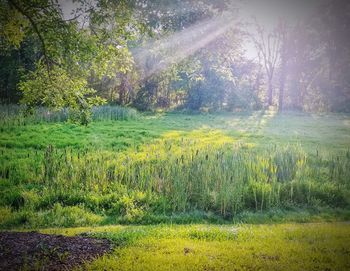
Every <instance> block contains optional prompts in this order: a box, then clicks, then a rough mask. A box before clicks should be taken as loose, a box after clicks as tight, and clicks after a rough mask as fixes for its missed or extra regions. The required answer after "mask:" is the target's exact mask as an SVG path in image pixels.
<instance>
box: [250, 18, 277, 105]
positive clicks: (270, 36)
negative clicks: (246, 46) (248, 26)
mask: <svg viewBox="0 0 350 271" xmlns="http://www.w3.org/2000/svg"><path fill="white" fill-rule="evenodd" d="M255 31H256V33H255V34H253V35H251V38H252V40H253V43H254V45H255V47H256V49H257V51H258V52H259V53H260V54H261V56H262V57H261V59H262V62H263V66H264V68H265V73H266V77H267V104H268V105H269V106H270V105H272V103H273V79H274V75H275V72H276V68H277V64H278V60H279V53H280V43H281V40H280V36H279V35H278V29H277V28H275V29H274V30H273V31H272V32H266V30H265V29H264V28H263V27H262V26H261V25H260V24H259V23H258V21H257V20H256V19H255Z"/></svg>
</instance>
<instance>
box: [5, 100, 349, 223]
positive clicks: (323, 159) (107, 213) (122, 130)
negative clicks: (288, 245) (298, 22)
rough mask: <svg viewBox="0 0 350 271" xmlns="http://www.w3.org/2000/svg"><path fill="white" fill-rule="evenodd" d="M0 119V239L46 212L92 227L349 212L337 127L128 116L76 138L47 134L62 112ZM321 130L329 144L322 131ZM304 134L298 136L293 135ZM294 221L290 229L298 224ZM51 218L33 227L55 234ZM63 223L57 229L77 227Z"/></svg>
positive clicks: (60, 127)
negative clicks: (83, 216) (82, 216)
mask: <svg viewBox="0 0 350 271" xmlns="http://www.w3.org/2000/svg"><path fill="white" fill-rule="evenodd" d="M3 109H4V111H3V112H2V114H3V116H6V117H5V121H4V122H2V124H1V126H0V131H1V133H0V136H1V137H0V144H1V145H0V146H1V147H0V178H1V181H0V187H1V188H0V191H1V193H0V194H1V195H0V196H1V197H0V198H1V200H0V205H1V206H2V207H4V208H5V209H6V210H5V211H6V217H7V218H6V222H5V221H4V222H3V223H2V227H5V226H6V225H7V227H9V225H28V226H30V225H32V223H34V222H35V220H36V217H38V216H40V214H49V213H50V212H53V209H54V208H55V207H54V206H55V205H56V204H59V205H60V206H61V207H62V208H63V209H64V208H68V207H69V208H70V207H79V208H80V209H82V210H85V211H86V212H87V213H89V214H94V215H97V216H99V217H102V219H100V220H98V221H99V222H96V223H98V224H109V223H139V224H149V223H167V222H172V223H191V222H194V221H196V222H204V221H210V222H215V223H218V222H221V223H222V222H229V221H232V220H234V221H236V222H237V221H240V220H242V221H254V220H256V221H269V220H271V221H280V220H282V221H283V217H287V216H288V214H284V213H283V212H282V213H279V211H278V210H290V209H291V210H295V208H299V210H308V209H309V208H315V210H317V209H318V208H319V209H320V210H325V209H327V208H328V209H329V208H330V210H335V209H336V208H339V209H344V208H347V206H349V193H350V192H349V174H350V173H349V168H350V166H349V163H350V160H349V157H350V155H349V153H348V152H347V151H345V149H346V146H347V145H348V143H347V137H346V134H347V129H348V127H347V126H346V125H345V126H344V123H346V119H347V118H346V117H344V116H339V115H337V116H335V115H333V116H328V117H324V118H320V117H317V116H307V115H300V114H288V115H276V116H274V115H273V112H265V113H263V112H260V113H259V114H255V113H252V114H248V115H247V114H246V113H245V114H227V115H208V114H206V115H204V114H203V115H200V114H197V115H186V114H166V115H144V116H139V117H135V116H134V115H133V114H134V113H135V112H134V111H131V112H129V110H128V109H122V108H120V107H98V108H95V109H94V110H96V111H94V112H95V113H96V115H95V116H94V117H95V118H96V119H97V118H98V120H99V121H98V122H94V123H91V124H90V125H89V126H88V127H81V126H77V125H74V124H71V123H69V122H68V123H55V122H54V121H55V120H57V121H61V119H62V120H63V116H66V115H64V114H66V113H64V112H61V113H60V114H62V116H60V115H57V116H54V115H52V116H51V117H52V118H51V117H47V119H46V117H45V116H46V115H47V113H48V112H49V111H46V110H45V109H40V110H38V112H36V113H34V115H33V116H31V117H28V118H27V117H23V116H22V117H19V116H16V114H17V113H18V112H20V109H19V108H18V107H14V106H10V107H3ZM55 114H56V113H55ZM57 114H58V113H57ZM128 114H130V115H128ZM66 117H67V116H66ZM134 117H135V118H134ZM31 118H32V119H31ZM115 118H117V119H119V120H125V118H126V119H127V121H111V119H115ZM106 120H107V121H106ZM328 125H332V127H333V128H332V132H329V131H328V133H327V131H324V130H323V127H328ZM203 127H206V128H203ZM276 127H278V128H276ZM305 127H308V130H307V134H306V135H305V136H298V137H295V136H294V135H293V133H297V132H299V131H300V132H302V131H305ZM237 129H240V130H241V131H242V132H238V131H237ZM243 131H244V132H243ZM335 131H337V132H336V135H334V132H335ZM330 136H332V137H330ZM330 138H331V139H330ZM237 140H239V142H237ZM296 142H299V143H298V144H296ZM287 143H288V144H287ZM316 145H317V146H319V147H317V151H316V148H315V146H316ZM69 208H68V209H67V210H71V211H74V210H75V209H69ZM56 209H57V210H56V211H55V212H58V211H59V210H61V209H59V208H58V207H56ZM274 210H277V211H274ZM77 212H79V211H77ZM305 212H306V213H305V215H300V218H298V216H294V217H295V219H298V220H307V216H308V211H305ZM320 212H321V211H320ZM58 213H59V212H58ZM63 213H65V211H64V210H63V211H62V214H63ZM316 213H317V212H316ZM329 213H330V214H331V216H332V211H329ZM250 216H251V218H249V217H250ZM316 216H317V214H316ZM333 216H336V217H337V216H341V215H340V214H339V215H337V214H336V213H335V214H334V215H333ZM291 217H292V218H293V216H291ZM311 217H312V216H311ZM53 218H54V215H52V216H50V219H49V220H46V221H44V220H41V218H40V219H39V218H38V219H39V220H38V221H41V222H40V223H39V222H38V225H39V224H40V225H45V226H49V225H51V224H52V223H56V224H57V223H61V222H57V221H59V219H58V220H57V221H56V222H54V219H53ZM292 218H291V220H293V219H292ZM74 219H75V218H74ZM74 219H73V218H72V219H71V220H69V221H68V222H62V223H63V224H64V223H66V225H68V224H70V223H71V224H74V223H76V224H77V225H82V224H83V222H74ZM310 219H312V218H310ZM86 221H87V222H86V223H90V222H89V221H92V220H86ZM91 223H92V222H91ZM93 223H95V222H93ZM33 225H34V224H33Z"/></svg>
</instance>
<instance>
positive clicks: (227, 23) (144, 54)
mask: <svg viewBox="0 0 350 271" xmlns="http://www.w3.org/2000/svg"><path fill="white" fill-rule="evenodd" d="M233 22H234V21H233V19H232V18H230V17H228V16H221V17H217V18H213V19H209V20H205V21H202V22H199V23H197V24H195V25H194V26H191V27H189V28H187V29H184V30H182V31H179V32H177V33H174V34H172V35H170V36H167V37H164V38H162V39H159V40H153V41H150V42H148V43H147V44H146V45H144V46H142V47H139V48H136V49H134V50H133V56H134V60H135V62H136V64H137V66H138V67H140V69H141V70H142V71H143V78H147V77H150V76H152V75H154V74H157V73H159V72H161V71H163V70H165V69H167V68H168V67H169V66H171V65H173V64H175V63H179V62H180V61H181V60H183V59H185V58H186V57H188V56H191V55H193V54H194V53H195V52H197V51H198V50H199V49H201V48H203V47H205V46H206V45H208V44H209V43H210V42H212V41H214V40H215V39H217V38H219V37H220V36H221V35H223V34H224V33H226V32H227V31H228V30H229V29H230V28H232V27H233ZM155 53H156V54H157V57H154V56H155ZM160 55H161V57H159V56H160Z"/></svg>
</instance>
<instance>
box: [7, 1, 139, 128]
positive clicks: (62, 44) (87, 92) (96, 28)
mask: <svg viewBox="0 0 350 271" xmlns="http://www.w3.org/2000/svg"><path fill="white" fill-rule="evenodd" d="M109 4H113V5H111V6H110V5H109ZM84 5H85V6H84ZM82 7H86V8H85V9H83V8H82ZM130 9H131V7H130V6H129V5H128V4H127V1H113V3H112V2H111V1H99V2H98V3H97V5H96V6H91V5H89V2H88V1H86V2H85V1H81V6H80V8H79V9H78V10H77V11H76V13H77V15H76V16H75V17H74V18H73V19H69V20H66V19H65V18H64V16H63V12H62V10H61V7H60V5H59V4H58V2H55V1H49V0H39V1H34V0H33V1H18V0H7V1H2V2H1V22H2V24H1V25H2V27H1V28H0V31H1V37H2V39H1V40H2V41H5V42H7V43H8V44H10V45H12V46H14V47H16V48H20V47H21V46H22V43H23V40H24V39H25V38H26V37H33V38H35V39H36V40H37V41H38V43H39V44H40V55H39V56H38V58H37V59H36V60H35V63H36V64H35V69H34V70H33V71H29V72H28V73H27V74H26V76H25V77H23V79H22V81H21V83H20V84H19V89H20V90H21V91H22V92H23V99H22V102H23V103H25V104H26V105H28V106H34V105H38V104H43V105H47V106H49V107H51V108H54V109H60V108H63V107H69V108H71V109H72V110H73V111H76V112H78V113H79V114H78V115H81V117H79V118H78V119H79V121H81V122H83V123H84V124H86V123H87V122H88V119H89V112H90V108H91V107H92V106H93V105H97V104H101V103H103V102H104V100H103V99H101V98H99V97H97V96H96V95H95V90H94V89H92V88H91V87H90V86H89V84H88V82H89V78H90V77H92V76H93V77H97V78H100V79H102V78H103V77H106V76H107V77H112V76H115V74H116V73H117V72H122V73H125V72H126V71H128V70H129V69H130V67H131V64H132V59H131V55H130V53H129V50H128V47H127V42H128V40H130V39H131V34H130V33H131V32H133V31H134V29H133V28H131V27H130V25H129V23H130V22H132V21H133V18H132V10H130ZM6 14H13V15H14V16H11V17H10V16H6ZM86 14H87V15H86ZM82 15H85V17H88V19H89V21H88V27H86V26H84V24H81V22H79V21H78V20H77V19H78V18H79V17H80V16H82Z"/></svg>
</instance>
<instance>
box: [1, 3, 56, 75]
mask: <svg viewBox="0 0 350 271" xmlns="http://www.w3.org/2000/svg"><path fill="white" fill-rule="evenodd" d="M7 1H8V2H9V4H10V5H11V6H12V7H14V8H15V9H16V10H17V11H18V12H20V13H21V14H22V15H23V16H24V17H26V18H27V19H28V21H29V22H30V24H31V25H32V27H33V29H34V32H35V33H36V34H37V36H38V38H39V40H40V43H41V47H42V50H43V55H44V58H45V62H46V67H47V72H48V74H49V75H50V64H49V58H48V56H47V50H46V44H45V40H44V37H43V36H42V34H41V33H40V31H39V28H38V26H37V24H36V23H35V21H34V19H33V18H32V17H31V16H30V15H29V14H28V13H27V12H26V11H25V10H24V9H23V8H22V7H21V6H20V5H18V3H16V2H15V1H14V0H7Z"/></svg>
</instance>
